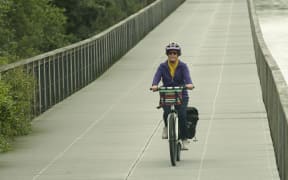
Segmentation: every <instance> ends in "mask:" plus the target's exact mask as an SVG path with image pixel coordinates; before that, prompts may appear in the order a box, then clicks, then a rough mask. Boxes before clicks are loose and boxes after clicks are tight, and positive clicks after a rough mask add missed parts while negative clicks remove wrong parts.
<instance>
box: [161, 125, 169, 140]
mask: <svg viewBox="0 0 288 180" xmlns="http://www.w3.org/2000/svg"><path fill="white" fill-rule="evenodd" d="M162 139H168V128H167V127H166V126H165V127H164V128H163V132H162Z"/></svg>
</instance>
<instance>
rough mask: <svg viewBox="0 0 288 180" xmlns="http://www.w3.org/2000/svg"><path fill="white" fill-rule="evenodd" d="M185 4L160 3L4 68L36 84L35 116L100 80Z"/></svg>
mask: <svg viewBox="0 0 288 180" xmlns="http://www.w3.org/2000/svg"><path fill="white" fill-rule="evenodd" d="M184 1H185V0H157V1H155V2H154V3H152V4H150V5H149V6H147V7H146V8H144V9H142V10H140V11H139V12H137V13H135V14H133V15H131V16H129V17H128V18H126V19H125V20H123V21H121V22H119V23H118V24H116V25H114V26H112V27H110V28H109V29H107V30H105V31H103V32H101V33H100V34H98V35H96V36H94V37H91V38H89V39H86V40H83V41H80V42H78V43H75V44H72V45H69V46H67V47H63V48H60V49H57V50H54V51H51V52H47V53H45V54H41V55H38V56H36V57H33V58H30V59H26V60H22V61H19V62H16V63H13V64H8V65H4V66H1V67H0V77H1V74H2V75H3V73H6V72H8V71H11V70H13V69H14V68H16V67H24V70H25V72H27V73H30V74H32V75H33V76H34V78H35V80H36V87H35V92H34V94H35V95H34V96H35V97H34V105H33V107H32V109H33V114H32V116H37V115H39V114H41V113H42V112H44V111H46V110H47V109H49V108H50V107H51V106H53V105H54V104H56V103H58V102H60V101H62V100H63V99H64V98H66V97H68V96H70V95H71V94H73V93H74V92H76V91H78V90H79V89H81V88H83V87H84V86H86V85H88V84H89V83H91V82H92V81H94V80H95V79H96V78H98V77H99V76H100V75H101V74H102V73H103V72H104V71H105V70H107V69H108V68H109V67H110V66H112V65H113V64H114V63H115V62H116V61H117V60H118V59H120V57H122V56H123V55H124V54H125V53H126V52H127V51H128V50H129V49H131V48H132V47H133V46H134V45H136V44H137V43H138V42H139V41H140V40H141V39H142V38H143V37H144V36H145V35H146V34H148V33H149V32H150V31H151V30H152V29H153V28H154V27H155V26H157V25H158V24H159V23H160V22H161V21H163V19H165V18H166V17H167V16H168V15H169V14H170V13H171V12H172V11H173V10H175V9H176V8H177V7H178V6H179V5H180V4H181V3H183V2H184Z"/></svg>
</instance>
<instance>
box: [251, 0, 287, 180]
mask: <svg viewBox="0 0 288 180" xmlns="http://www.w3.org/2000/svg"><path fill="white" fill-rule="evenodd" d="M247 1H248V7H249V8H248V9H249V16H250V24H251V31H252V37H253V42H254V50H255V57H256V63H257V69H258V75H259V79H260V83H261V88H262V96H263V101H264V104H265V108H266V111H267V116H268V120H269V126H270V132H271V136H272V140H273V145H274V152H275V156H276V161H277V166H278V171H279V175H280V178H281V180H288V123H287V117H288V87H287V83H286V81H285V79H284V77H283V75H282V73H281V71H280V69H279V66H278V65H277V63H276V61H275V59H274V58H273V57H272V55H271V53H270V51H269V49H268V48H267V46H266V43H265V41H264V38H263V35H262V32H261V28H260V25H259V22H258V18H257V14H256V10H255V6H254V2H253V0H247Z"/></svg>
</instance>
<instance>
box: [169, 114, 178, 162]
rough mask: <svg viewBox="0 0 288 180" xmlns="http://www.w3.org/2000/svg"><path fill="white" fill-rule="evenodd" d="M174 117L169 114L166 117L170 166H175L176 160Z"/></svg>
mask: <svg viewBox="0 0 288 180" xmlns="http://www.w3.org/2000/svg"><path fill="white" fill-rule="evenodd" d="M175 118H176V117H175V115H174V114H170V115H169V116H168V139H169V150H170V160H171V164H172V166H175V165H176V159H177V139H176V129H175V128H176V124H175V123H176V121H175Z"/></svg>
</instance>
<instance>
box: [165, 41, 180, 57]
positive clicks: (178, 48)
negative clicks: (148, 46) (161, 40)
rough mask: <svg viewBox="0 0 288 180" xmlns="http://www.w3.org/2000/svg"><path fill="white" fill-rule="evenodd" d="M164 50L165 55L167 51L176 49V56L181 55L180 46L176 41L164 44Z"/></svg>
mask: <svg viewBox="0 0 288 180" xmlns="http://www.w3.org/2000/svg"><path fill="white" fill-rule="evenodd" d="M165 50H166V55H168V52H169V51H172V50H174V51H177V52H178V56H180V55H181V47H180V46H179V45H178V44H177V43H174V42H172V43H169V44H168V45H167V46H166V48H165Z"/></svg>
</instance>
